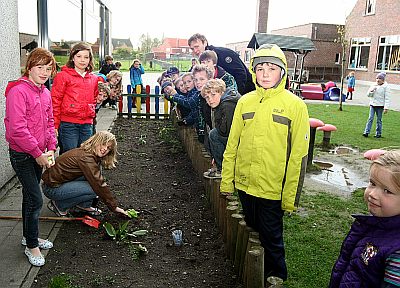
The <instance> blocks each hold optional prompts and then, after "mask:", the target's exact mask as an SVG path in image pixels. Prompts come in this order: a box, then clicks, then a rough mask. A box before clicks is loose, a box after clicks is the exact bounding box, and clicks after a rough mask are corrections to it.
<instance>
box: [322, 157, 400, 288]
mask: <svg viewBox="0 0 400 288" xmlns="http://www.w3.org/2000/svg"><path fill="white" fill-rule="evenodd" d="M369 173H370V181H369V185H368V187H367V188H366V189H365V192H364V200H365V202H366V203H367V205H368V210H369V212H370V213H371V214H370V215H355V216H353V217H354V218H355V221H354V223H353V225H352V226H351V229H350V232H349V233H348V234H347V236H346V238H345V240H344V241H343V244H342V248H341V251H340V255H339V258H338V260H337V261H336V263H335V265H334V267H333V270H332V275H331V280H330V284H329V287H330V288H335V287H363V288H368V287H371V288H378V287H379V288H390V287H400V238H399V235H400V151H389V152H386V153H385V154H383V155H382V156H380V157H379V158H378V159H376V160H374V162H373V163H372V165H371V167H370V172H369Z"/></svg>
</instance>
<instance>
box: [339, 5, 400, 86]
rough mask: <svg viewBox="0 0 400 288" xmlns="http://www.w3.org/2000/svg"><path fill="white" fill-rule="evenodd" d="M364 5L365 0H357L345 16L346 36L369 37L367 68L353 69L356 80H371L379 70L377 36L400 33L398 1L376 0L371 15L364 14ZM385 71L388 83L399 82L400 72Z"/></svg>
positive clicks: (399, 6)
mask: <svg viewBox="0 0 400 288" xmlns="http://www.w3.org/2000/svg"><path fill="white" fill-rule="evenodd" d="M365 5H366V1H365V0H358V1H357V3H356V5H355V6H354V8H353V10H352V12H351V13H350V15H349V16H348V17H347V19H346V38H347V39H348V40H350V39H351V38H359V37H371V46H370V54H369V60H368V70H366V69H364V70H362V69H355V70H356V73H357V79H358V80H363V81H371V82H373V81H375V76H376V74H377V73H378V72H379V71H378V70H375V66H376V61H377V52H378V46H379V37H380V36H390V35H400V28H399V27H400V17H399V12H400V1H399V0H376V6H375V14H373V15H365ZM348 55H349V53H348ZM349 71H350V70H348V71H347V72H349ZM386 73H387V81H388V83H393V84H399V83H400V72H393V71H387V72H386Z"/></svg>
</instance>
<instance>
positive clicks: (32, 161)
mask: <svg viewBox="0 0 400 288" xmlns="http://www.w3.org/2000/svg"><path fill="white" fill-rule="evenodd" d="M55 72H56V61H55V60H54V57H53V55H52V54H51V53H50V52H49V51H47V50H46V49H43V48H36V49H35V50H33V51H32V52H31V53H30V54H29V56H28V59H27V61H26V66H25V72H24V75H23V76H22V77H21V78H20V79H18V80H17V81H14V82H10V83H9V85H8V86H7V89H6V93H5V95H6V114H5V118H4V124H5V128H6V135H5V136H6V140H7V142H8V143H9V153H10V161H11V165H12V167H13V169H14V171H15V173H16V175H17V177H18V179H19V181H20V182H21V185H22V222H23V225H22V233H23V239H22V244H23V245H26V248H25V255H26V256H27V257H28V260H29V262H30V263H31V264H32V265H34V266H43V265H44V264H45V259H44V257H43V255H42V253H41V252H40V249H50V248H52V247H53V243H51V242H50V241H48V240H44V239H40V238H39V214H40V210H41V208H42V205H43V198H42V192H41V189H40V186H39V183H40V179H41V176H42V170H43V168H49V167H51V166H52V165H54V151H55V150H56V144H57V140H56V137H55V131H54V118H53V106H52V101H51V95H50V91H49V90H47V88H46V87H45V86H44V83H45V82H46V81H47V80H48V79H49V77H50V76H51V75H54V74H55Z"/></svg>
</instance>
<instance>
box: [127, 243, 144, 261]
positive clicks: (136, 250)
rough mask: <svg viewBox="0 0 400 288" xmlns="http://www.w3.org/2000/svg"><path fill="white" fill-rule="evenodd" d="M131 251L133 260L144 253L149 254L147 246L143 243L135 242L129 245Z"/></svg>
mask: <svg viewBox="0 0 400 288" xmlns="http://www.w3.org/2000/svg"><path fill="white" fill-rule="evenodd" d="M129 252H130V254H131V257H132V259H133V260H137V259H139V257H140V256H141V255H143V254H147V252H148V251H147V248H146V247H145V246H143V245H141V244H135V245H130V246H129Z"/></svg>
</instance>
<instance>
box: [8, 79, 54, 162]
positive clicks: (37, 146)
mask: <svg viewBox="0 0 400 288" xmlns="http://www.w3.org/2000/svg"><path fill="white" fill-rule="evenodd" d="M5 96H6V115H5V117H4V124H5V127H6V140H7V142H8V143H9V146H10V148H11V149H13V150H15V151H17V152H23V153H28V154H30V155H32V156H33V157H34V158H37V157H39V156H40V155H41V154H42V153H43V152H45V151H46V149H47V150H56V145H57V139H56V136H55V132H54V119H53V106H52V103H51V95H50V91H49V90H48V89H47V88H46V87H45V86H44V85H42V86H41V87H40V88H39V87H38V86H36V85H35V84H34V83H32V82H31V81H30V80H29V79H28V78H27V77H21V78H20V79H18V80H17V81H13V82H9V83H8V85H7V88H6V93H5Z"/></svg>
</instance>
